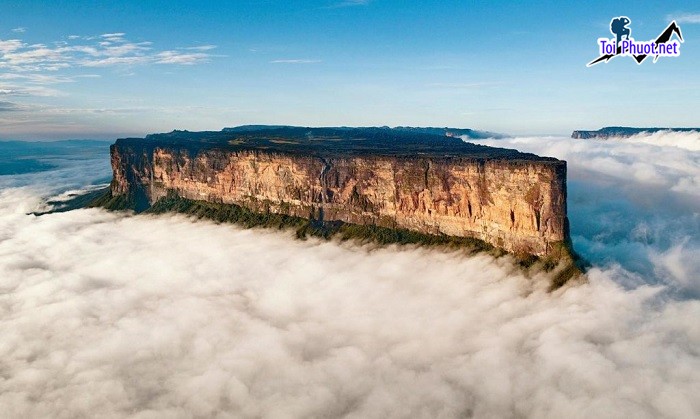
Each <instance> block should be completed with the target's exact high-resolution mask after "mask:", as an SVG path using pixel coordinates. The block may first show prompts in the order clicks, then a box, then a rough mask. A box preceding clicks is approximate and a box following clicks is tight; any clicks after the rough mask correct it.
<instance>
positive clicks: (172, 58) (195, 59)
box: [155, 51, 210, 65]
mask: <svg viewBox="0 0 700 419" xmlns="http://www.w3.org/2000/svg"><path fill="white" fill-rule="evenodd" d="M209 57H210V55H208V54H205V53H201V52H199V53H183V52H180V51H163V52H160V53H158V54H157V55H156V57H155V63H157V64H181V65H192V64H198V63H201V62H203V61H208V60H209Z"/></svg>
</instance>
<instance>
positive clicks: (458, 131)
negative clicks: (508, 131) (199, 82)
mask: <svg viewBox="0 0 700 419" xmlns="http://www.w3.org/2000/svg"><path fill="white" fill-rule="evenodd" d="M283 128H292V129H294V128H299V127H293V126H289V125H241V126H239V127H233V128H224V129H223V131H224V132H243V131H255V130H267V129H283ZM316 129H318V128H316ZM331 129H336V130H345V131H357V130H378V129H381V130H389V131H393V132H408V133H414V134H432V135H441V136H449V137H467V138H471V139H486V138H503V137H504V136H503V134H497V133H495V132H489V131H477V130H473V129H469V128H449V127H444V128H438V127H401V126H399V127H394V128H390V127H386V126H384V127H364V128H356V127H334V128H331Z"/></svg>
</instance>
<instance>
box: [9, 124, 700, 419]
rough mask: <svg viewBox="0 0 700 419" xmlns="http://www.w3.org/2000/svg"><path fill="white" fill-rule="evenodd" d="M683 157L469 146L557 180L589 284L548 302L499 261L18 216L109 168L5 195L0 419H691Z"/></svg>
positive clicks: (651, 146)
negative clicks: (533, 157)
mask: <svg viewBox="0 0 700 419" xmlns="http://www.w3.org/2000/svg"><path fill="white" fill-rule="evenodd" d="M686 137H687V136H686V135H683V136H679V137H677V138H676V137H674V136H673V135H668V134H666V137H665V138H664V141H663V142H662V143H657V142H655V141H652V140H651V139H650V138H649V137H644V136H641V137H638V138H632V139H628V140H608V141H598V140H572V139H567V138H553V137H552V138H541V137H540V138H535V137H532V138H512V139H504V140H483V141H480V143H482V144H488V145H494V146H501V147H509V148H517V149H520V150H523V151H531V152H535V153H538V154H543V155H552V156H555V157H560V158H564V159H566V160H567V161H568V168H569V216H570V219H571V225H572V235H573V240H574V245H575V247H576V250H577V251H579V253H581V254H582V255H583V256H584V257H585V258H586V259H587V260H589V261H590V262H591V264H592V268H591V269H590V271H589V272H588V274H587V277H588V282H587V283H585V284H576V285H571V286H567V287H564V288H562V289H560V290H557V291H555V292H553V293H548V292H547V287H548V278H546V277H544V276H535V277H534V278H526V277H525V276H524V275H523V273H522V272H521V271H520V270H518V269H517V268H515V267H514V266H513V264H512V263H511V261H510V259H508V258H500V259H494V258H492V257H490V256H487V255H478V256H473V257H465V256H464V255H463V254H461V253H449V252H444V251H439V250H434V249H433V250H428V249H420V248H405V247H404V248H401V247H386V248H380V249H377V248H375V247H361V246H357V245H352V244H343V245H340V244H337V243H332V242H322V241H316V240H308V241H298V240H295V239H293V237H292V234H291V233H285V232H277V231H270V230H256V229H254V230H242V229H240V228H237V227H235V226H231V225H215V224H213V223H210V222H205V221H196V222H195V221H193V220H190V219H187V218H184V217H181V216H160V217H152V216H131V215H129V214H118V213H109V212H105V211H102V210H97V209H89V210H78V211H72V212H67V213H57V214H50V215H44V216H41V217H37V216H33V215H27V213H28V212H30V211H34V210H37V209H42V208H44V207H45V204H44V202H45V200H46V198H48V197H51V196H55V195H57V194H61V193H63V192H65V191H66V190H71V189H77V188H84V187H86V185H94V184H99V183H103V182H105V181H106V180H108V179H109V162H108V158H107V157H106V154H105V156H104V157H100V154H99V153H101V152H102V150H99V153H98V152H96V153H95V154H94V155H89V156H86V157H84V158H82V159H78V160H61V161H59V165H58V166H59V167H58V168H57V169H55V170H52V171H49V172H41V173H32V174H25V175H18V176H0V336H1V337H2V338H1V339H0V411H2V415H3V416H5V417H23V418H27V417H59V418H63V417H64V418H75V417H134V418H156V417H158V418H160V417H168V418H178V417H182V418H188V417H220V418H226V417H266V418H301V417H304V418H307V417H349V418H387V417H426V418H451V417H477V418H505V417H537V418H562V417H566V418H577V417H580V418H590V417H599V418H608V417H611V418H612V417H634V418H657V417H674V418H693V417H698V416H700V398H698V394H700V322H699V321H698V319H700V300H699V298H700V261H699V260H700V258H699V257H698V255H699V254H700V233H699V231H700V228H699V223H700V220H699V219H700V151H698V149H697V148H696V144H698V141H700V138H699V137H697V134H696V137H695V139H694V141H695V142H693V139H692V138H690V139H688V138H686ZM659 144H661V145H659ZM105 153H106V151H105ZM54 163H55V161H54Z"/></svg>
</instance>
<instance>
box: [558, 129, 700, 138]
mask: <svg viewBox="0 0 700 419" xmlns="http://www.w3.org/2000/svg"><path fill="white" fill-rule="evenodd" d="M659 131H671V132H690V131H697V132H700V128H632V127H605V128H601V129H599V130H597V131H574V132H573V133H572V134H571V138H581V139H590V138H600V139H606V138H610V137H622V138H627V137H631V136H633V135H637V134H641V133H643V132H646V133H650V134H651V133H654V132H659Z"/></svg>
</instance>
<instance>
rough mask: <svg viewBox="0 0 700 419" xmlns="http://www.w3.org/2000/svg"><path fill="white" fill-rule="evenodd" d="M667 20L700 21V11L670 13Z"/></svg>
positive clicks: (680, 21) (679, 21) (678, 21)
mask: <svg viewBox="0 0 700 419" xmlns="http://www.w3.org/2000/svg"><path fill="white" fill-rule="evenodd" d="M666 19H667V20H675V21H676V22H677V23H679V24H680V23H689V24H692V23H700V13H681V14H678V15H668V16H667V17H666Z"/></svg>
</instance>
